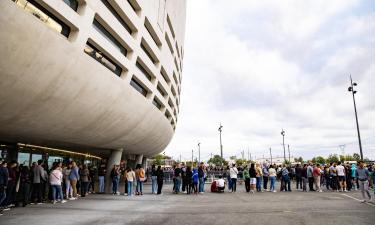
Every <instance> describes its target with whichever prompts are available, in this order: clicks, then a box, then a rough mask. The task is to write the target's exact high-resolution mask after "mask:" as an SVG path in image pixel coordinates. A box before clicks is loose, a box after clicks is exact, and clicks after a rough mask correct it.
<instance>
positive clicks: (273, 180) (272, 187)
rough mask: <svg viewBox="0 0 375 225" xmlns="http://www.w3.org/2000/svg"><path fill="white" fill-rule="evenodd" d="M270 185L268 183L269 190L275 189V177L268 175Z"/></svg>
mask: <svg viewBox="0 0 375 225" xmlns="http://www.w3.org/2000/svg"><path fill="white" fill-rule="evenodd" d="M270 181H271V185H270V191H274V190H275V183H276V177H270Z"/></svg>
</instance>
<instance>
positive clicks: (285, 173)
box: [281, 165, 292, 191]
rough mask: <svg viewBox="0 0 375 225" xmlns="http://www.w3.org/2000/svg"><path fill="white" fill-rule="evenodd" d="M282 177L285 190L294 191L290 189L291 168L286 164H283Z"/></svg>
mask: <svg viewBox="0 0 375 225" xmlns="http://www.w3.org/2000/svg"><path fill="white" fill-rule="evenodd" d="M281 175H282V179H283V181H284V190H283V191H292V190H291V189H290V177H289V170H288V168H287V167H286V165H284V166H283V169H282V170H281Z"/></svg>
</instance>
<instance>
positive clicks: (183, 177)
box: [181, 163, 186, 193]
mask: <svg viewBox="0 0 375 225" xmlns="http://www.w3.org/2000/svg"><path fill="white" fill-rule="evenodd" d="M181 182H182V184H181V191H182V193H186V167H185V163H182V164H181Z"/></svg>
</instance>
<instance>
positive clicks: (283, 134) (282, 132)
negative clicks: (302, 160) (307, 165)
mask: <svg viewBox="0 0 375 225" xmlns="http://www.w3.org/2000/svg"><path fill="white" fill-rule="evenodd" d="M281 135H282V136H283V148H284V162H285V161H286V156H285V143H284V136H285V131H284V129H282V130H281Z"/></svg>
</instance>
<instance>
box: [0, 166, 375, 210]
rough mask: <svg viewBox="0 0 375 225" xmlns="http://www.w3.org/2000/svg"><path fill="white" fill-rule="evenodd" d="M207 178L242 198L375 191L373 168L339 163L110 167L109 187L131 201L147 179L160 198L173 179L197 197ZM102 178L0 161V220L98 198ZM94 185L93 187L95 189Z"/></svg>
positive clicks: (85, 171) (102, 172)
mask: <svg viewBox="0 0 375 225" xmlns="http://www.w3.org/2000/svg"><path fill="white" fill-rule="evenodd" d="M209 173H210V175H211V176H212V174H213V173H214V174H215V175H218V179H213V180H212V181H213V182H212V185H211V191H218V192H224V190H225V187H226V185H227V186H228V191H229V192H236V191H237V183H239V184H241V183H242V182H244V183H245V185H244V186H245V190H246V192H247V193H252V194H254V193H255V192H265V191H269V192H277V190H276V183H277V182H279V183H280V190H279V191H284V192H291V191H292V187H291V186H292V185H291V182H292V181H295V185H296V186H295V187H296V188H295V189H296V190H300V191H305V192H307V191H316V192H323V191H333V192H349V191H352V190H357V189H359V190H361V192H362V196H363V201H364V202H365V201H372V196H371V193H370V191H369V186H371V187H373V186H374V185H375V179H374V178H375V177H374V176H375V165H367V166H366V165H365V164H364V163H363V162H362V161H360V162H358V165H356V164H351V165H349V164H342V163H341V162H337V163H330V164H327V165H320V164H317V163H316V164H314V163H306V164H303V165H300V164H297V165H296V166H287V165H279V166H277V165H275V164H273V165H268V164H267V163H264V164H259V163H251V164H249V165H244V166H239V167H238V168H237V167H236V165H235V164H232V165H231V166H228V167H226V168H224V167H221V168H215V169H212V168H207V167H205V165H204V163H200V164H199V165H198V167H197V168H195V167H193V168H192V167H190V166H185V164H184V163H181V164H177V165H175V166H173V168H171V169H169V170H168V171H166V170H165V168H162V167H161V166H157V167H156V166H155V165H152V166H151V168H150V169H148V170H147V172H146V171H145V170H144V168H143V167H142V165H140V164H138V165H137V166H136V167H135V169H134V170H133V168H131V167H126V168H125V167H124V164H120V165H114V166H113V168H112V170H111V172H110V180H109V181H108V182H110V183H111V186H112V194H113V195H120V194H121V191H120V190H119V184H120V183H121V182H123V184H124V186H125V187H124V190H123V195H126V196H133V195H143V194H144V191H143V185H144V182H146V180H147V179H149V181H151V193H152V194H156V195H161V194H162V188H163V183H164V180H165V175H166V174H172V180H173V193H174V194H180V193H186V194H188V195H190V194H196V195H197V194H203V193H204V192H205V183H206V181H207V178H208V176H209ZM105 176H106V165H104V164H103V165H101V166H100V167H99V168H98V169H96V168H94V167H89V166H87V165H85V164H79V165H77V163H76V162H70V163H68V164H66V165H63V164H62V163H61V162H55V163H53V165H52V167H51V168H48V166H47V165H46V164H45V163H44V161H43V160H38V162H34V163H32V166H31V167H30V168H29V166H27V165H22V164H21V165H19V164H18V163H17V162H15V161H12V162H7V161H0V210H1V211H0V214H1V212H2V211H4V210H10V208H11V207H15V206H21V205H22V206H23V207H25V206H26V205H28V204H43V203H46V202H51V203H52V204H56V203H57V202H59V203H65V202H66V201H68V200H76V199H77V198H79V197H85V196H86V195H88V194H90V193H95V190H97V193H99V194H101V193H105V182H107V181H106V180H105ZM95 181H98V185H97V186H95ZM134 187H135V190H133V188H134ZM374 190H375V188H374ZM374 194H375V193H374Z"/></svg>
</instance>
